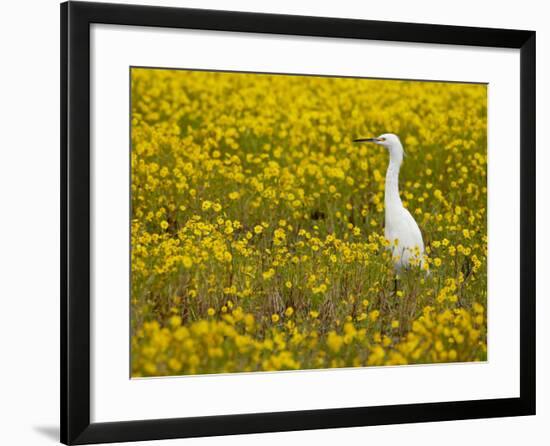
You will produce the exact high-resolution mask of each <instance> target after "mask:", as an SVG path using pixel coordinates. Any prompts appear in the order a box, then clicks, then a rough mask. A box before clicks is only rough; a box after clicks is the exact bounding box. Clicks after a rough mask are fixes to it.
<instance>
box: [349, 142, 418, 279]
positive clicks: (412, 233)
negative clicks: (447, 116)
mask: <svg viewBox="0 0 550 446" xmlns="http://www.w3.org/2000/svg"><path fill="white" fill-rule="evenodd" d="M354 141H355V142H372V143H374V144H378V145H379V146H383V147H385V148H386V149H387V150H388V153H389V158H390V161H389V164H388V170H387V172H386V188H385V196H384V206H385V227H384V235H385V237H386V239H387V240H389V242H390V248H391V250H392V257H393V259H394V265H395V269H396V270H397V271H400V270H402V269H403V268H407V267H409V266H410V265H411V264H416V265H419V266H421V267H422V266H423V265H424V260H423V256H424V241H423V240H422V233H421V231H420V228H419V227H418V224H417V223H416V221H415V220H414V217H413V216H412V215H411V213H410V212H409V211H408V209H407V208H405V206H403V203H402V201H401V197H400V196H399V169H400V168H401V164H402V163H403V155H404V153H405V152H404V150H403V145H402V144H401V141H400V140H399V137H398V136H397V135H394V134H393V133H385V134H383V135H380V136H378V137H377V138H359V139H355V140H354Z"/></svg>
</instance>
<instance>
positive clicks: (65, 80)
mask: <svg viewBox="0 0 550 446" xmlns="http://www.w3.org/2000/svg"><path fill="white" fill-rule="evenodd" d="M93 23H102V24H116V25H131V26H153V27H170V28H189V29H199V30H220V31H238V32H253V33H268V34H283V35H300V36H314V37H322V38H330V37H339V38H353V39H369V40H384V41H395V42H416V43H441V44H452V45H470V46H484V47H499V48H516V49H519V50H520V84H521V85H520V95H521V97H520V132H521V138H520V140H521V142H520V148H519V149H520V152H521V153H520V159H521V165H520V175H521V178H520V187H521V193H520V200H521V205H520V212H521V216H520V222H521V225H520V231H521V235H520V293H521V294H520V348H521V352H520V396H519V397H518V398H504V399H485V400H472V401H451V402H438V403H423V404H405V405H391V406H377V407H353V408H327V409H323V410H306V411H292V412H275V413H255V414H241V415H225V416H206V417H205V416H203V417H192V418H174V419H155V420H135V421H123V422H109V423H91V422H90V365H91V364H90V216H91V215H90V24H93ZM60 279H61V414H60V415H61V441H62V442H63V443H65V444H85V443H100V442H118V441H139V440H153V439H168V438H181V437H196V436H213V435H230V434H243V433H259V432H271V431H290V430H305V429H324V428H336V427H351V426H368V425H384V424H396V423H413V422H426V421H443V420H460V419H474V418H489V417H504V416H519V415H533V414H535V32H534V31H519V30H506V29H489V28H471V27H457V26H443V25H427V24H412V23H394V22H379V21H370V20H353V19H336V18H324V17H305V16H291V15H273V14H258V13H243V12H229V11H212V10H199V9H183V8H167V7H153V6H134V5H119V4H106V3H81V2H73V1H70V2H67V3H63V4H61V278H60Z"/></svg>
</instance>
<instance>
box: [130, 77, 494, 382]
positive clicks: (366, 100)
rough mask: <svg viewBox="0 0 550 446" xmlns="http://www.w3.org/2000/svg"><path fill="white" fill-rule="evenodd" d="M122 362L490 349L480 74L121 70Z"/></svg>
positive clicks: (285, 364) (344, 362)
mask: <svg viewBox="0 0 550 446" xmlns="http://www.w3.org/2000/svg"><path fill="white" fill-rule="evenodd" d="M130 88H131V94H130V117H129V119H130V123H131V125H130V128H131V143H130V159H131V173H130V175H131V192H130V194H131V197H130V198H131V225H130V226H131V227H130V242H131V246H130V248H131V276H130V282H131V283H130V289H131V295H130V299H131V304H130V309H131V314H130V317H131V333H130V336H131V339H130V350H131V355H130V356H131V377H132V378H139V377H158V376H174V375H192V374H220V373H234V372H262V371H272V372H273V371H283V370H306V369H331V368H344V367H369V366H404V365H411V364H435V363H439V364H441V363H450V362H454V363H456V362H461V363H468V362H479V361H487V358H488V354H489V353H488V351H487V300H488V299H489V298H492V297H493V296H488V295H487V85H486V84H483V83H460V82H445V81H424V80H410V79H403V80H400V79H376V78H352V77H331V76H317V75H301V74H273V73H253V72H224V71H205V70H193V69H174V68H157V67H131V68H130Z"/></svg>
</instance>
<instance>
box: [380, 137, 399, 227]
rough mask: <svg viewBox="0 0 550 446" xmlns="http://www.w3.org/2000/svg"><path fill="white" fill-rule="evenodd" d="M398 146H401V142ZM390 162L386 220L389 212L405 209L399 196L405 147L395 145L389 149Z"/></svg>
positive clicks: (387, 182) (386, 191)
mask: <svg viewBox="0 0 550 446" xmlns="http://www.w3.org/2000/svg"><path fill="white" fill-rule="evenodd" d="M397 144H399V145H401V143H400V142H397ZM389 155H390V162H389V164H388V170H387V171H386V189H385V195H384V204H385V206H386V218H387V215H388V211H392V210H394V209H396V208H398V207H399V208H401V207H403V203H402V202H401V197H400V196H399V169H400V168H401V163H402V162H403V147H395V144H392V146H390V147H389Z"/></svg>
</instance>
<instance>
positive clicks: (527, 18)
mask: <svg viewBox="0 0 550 446" xmlns="http://www.w3.org/2000/svg"><path fill="white" fill-rule="evenodd" d="M119 1H120V0H119ZM131 3H148V4H158V5H170V6H187V7H197V8H210V9H232V10H241V11H258V12H273V13H287V14H303V15H317V16H334V17H353V18H365V19H375V20H392V21H407V22H425V23H442V24H452V25H469V26H488V27H503V28H520V29H535V30H536V31H537V78H538V82H537V92H538V94H537V101H538V104H537V127H538V130H537V145H538V150H537V152H538V153H537V157H538V169H537V170H538V179H537V186H538V197H537V206H538V213H537V214H538V215H537V226H538V227H539V228H540V230H539V231H538V234H537V236H538V244H537V246H538V247H537V263H538V268H537V269H538V280H537V292H538V299H537V300H538V309H537V312H538V316H537V321H538V322H537V324H538V325H537V326H538V328H537V336H538V348H537V354H538V370H537V373H538V383H537V385H538V392H537V393H538V404H537V411H538V415H537V416H535V417H524V418H504V419H493V420H475V421H460V422H445V423H427V424H415V425H401V426H384V427H368V428H353V429H333V430H323V431H308V432H290V433H275V434H261V435H241V436H233V437H218V438H203V439H190V440H171V441H163V442H151V443H149V444H151V445H153V444H159V445H161V444H162V445H171V444H174V445H175V444H187V445H202V446H206V445H220V444H224V445H237V444H238V445H243V446H244V445H253V444H258V443H261V444H265V445H275V444H280V443H283V442H284V443H288V444H294V443H304V444H310V443H311V444H334V443H339V444H346V443H357V442H360V443H366V442H367V441H368V442H370V443H371V444H397V443H403V442H407V444H409V445H417V444H418V445H423V446H424V445H425V446H428V445H438V446H439V445H441V444H445V445H449V446H452V445H463V444H465V443H472V444H483V443H490V444H499V445H502V446H505V445H517V444H518V443H526V442H528V443H529V444H533V445H538V444H545V443H546V442H547V441H548V440H547V439H548V423H550V384H549V383H548V380H547V379H546V378H547V377H548V376H549V374H550V360H549V352H550V348H549V346H550V328H548V325H545V323H546V321H547V320H548V318H549V317H550V312H549V310H550V304H549V303H548V302H547V301H546V299H545V297H546V295H547V294H548V293H549V291H550V287H549V286H548V282H546V280H545V279H546V277H545V276H546V274H545V273H546V272H547V271H548V269H549V267H550V261H549V260H548V259H547V256H546V252H547V251H548V250H549V249H550V237H549V235H548V233H547V231H545V228H547V227H549V226H550V210H549V205H548V200H546V199H545V196H544V191H546V190H550V177H549V176H548V175H544V173H545V172H544V170H543V169H544V168H545V167H546V166H547V165H549V164H550V163H549V161H550V154H549V150H548V148H549V147H550V135H549V132H548V130H547V128H548V126H547V125H544V124H545V123H547V122H548V120H549V119H550V86H549V85H548V82H547V81H548V79H550V26H549V25H550V13H548V12H547V11H546V10H545V2H541V1H538V0H523V1H522V2H520V3H519V2H480V1H478V0H462V1H461V2H452V3H449V2H443V1H439V0H416V1H414V2H413V1H409V0H386V1H384V2H372V4H369V3H367V2H358V1H353V0H339V1H337V2H335V1H328V0H325V1H322V0H316V1H314V0H277V1H275V0H264V1H263V2H261V3H260V2H257V1H253V0H232V1H231V2H227V1H223V0H202V1H201V0H165V1H160V0H156V1H155V0H149V1H139V0H134V1H132V2H131ZM2 18H3V20H2V26H1V27H0V32H1V39H0V63H1V66H0V123H1V124H0V129H1V131H0V205H1V207H0V216H1V217H0V263H1V265H0V266H1V269H0V271H1V275H0V410H1V414H0V415H1V418H0V419H1V426H2V428H1V429H0V443H1V444H6V445H38V446H40V445H48V444H55V443H57V438H58V412H59V403H58V399H59V396H58V393H59V384H58V381H59V366H58V362H59V353H58V348H59V334H58V333H59V329H58V326H59V315H58V313H59V311H58V307H59V283H58V282H59V280H58V277H59V267H58V263H59V254H58V252H59V248H58V246H59V229H58V228H59V204H58V202H59V199H58V197H59V155H58V154H59V6H58V2H57V1H54V0H46V1H45V0H26V1H24V2H10V3H9V4H7V5H5V6H4V7H3V10H2Z"/></svg>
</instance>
